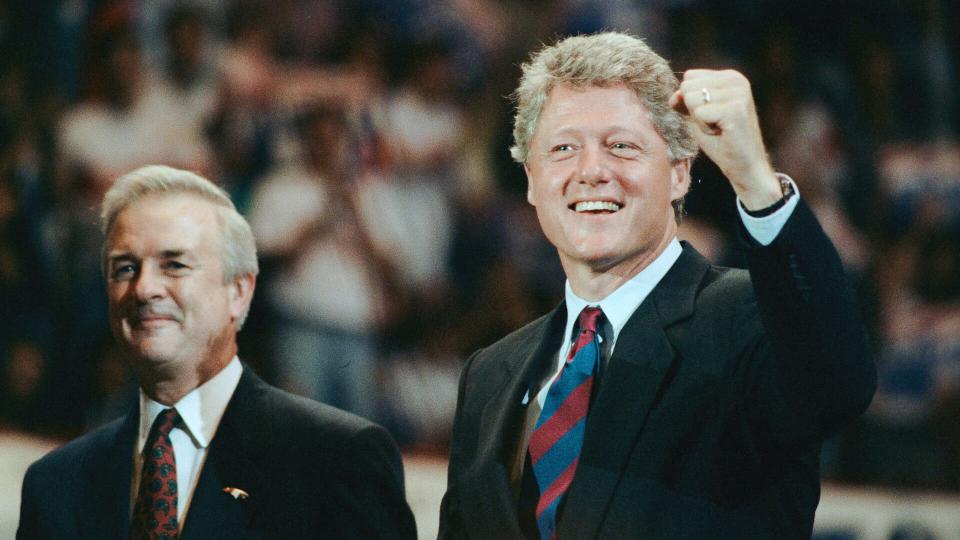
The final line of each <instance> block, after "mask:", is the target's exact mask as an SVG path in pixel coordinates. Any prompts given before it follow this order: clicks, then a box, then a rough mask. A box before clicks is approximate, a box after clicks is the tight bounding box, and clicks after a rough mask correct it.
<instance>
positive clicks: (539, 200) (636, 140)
mask: <svg viewBox="0 0 960 540" xmlns="http://www.w3.org/2000/svg"><path fill="white" fill-rule="evenodd" d="M689 167H690V165H689V161H681V162H678V163H672V162H671V160H670V157H669V155H668V152H667V143H666V141H664V140H663V137H661V136H660V134H659V133H657V131H656V129H654V127H653V124H652V123H651V122H650V119H649V117H648V113H647V109H646V108H645V107H644V106H643V104H642V103H641V101H640V99H639V98H638V97H637V96H636V94H634V93H633V91H631V90H629V89H627V88H626V87H623V86H614V87H607V88H601V87H588V88H586V89H575V88H572V87H568V86H558V87H556V88H554V89H553V90H552V91H551V92H550V94H549V96H548V98H547V101H546V103H544V106H543V111H542V112H541V114H540V118H539V120H538V122H537V126H536V129H535V130H534V133H533V137H532V138H531V141H530V157H529V159H528V160H527V163H526V166H525V169H526V172H527V178H528V180H529V189H528V191H527V200H529V201H530V204H532V205H534V206H535V207H536V208H537V217H538V218H539V219H540V226H541V227H543V232H544V233H545V234H546V236H547V239H549V240H550V242H551V243H552V244H553V245H554V246H556V248H557V251H558V252H559V254H560V261H561V263H562V264H563V267H564V270H565V271H566V273H567V276H568V277H572V276H571V275H572V274H577V273H579V272H581V271H587V272H604V271H609V270H611V269H614V268H616V267H621V268H623V271H624V272H626V273H635V272H636V271H639V270H640V269H641V268H643V267H644V266H646V264H647V263H649V262H650V261H651V260H652V258H653V257H654V256H656V255H657V254H658V253H659V252H660V250H661V249H662V248H663V247H664V246H665V245H666V244H667V243H668V242H669V241H670V239H671V238H673V236H674V235H675V233H676V221H675V219H674V213H673V207H672V206H671V201H673V200H674V199H678V198H680V197H682V196H683V195H684V194H685V193H686V191H687V186H688V185H689Z"/></svg>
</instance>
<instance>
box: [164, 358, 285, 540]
mask: <svg viewBox="0 0 960 540" xmlns="http://www.w3.org/2000/svg"><path fill="white" fill-rule="evenodd" d="M261 385H264V383H263V382H262V381H260V379H259V378H257V377H256V375H254V374H253V373H252V372H251V371H250V370H249V369H248V368H246V367H244V370H243V375H242V376H241V377H240V382H239V384H238V385H237V389H236V391H235V392H234V393H233V397H231V398H230V402H229V404H227V409H226V411H224V414H223V418H222V419H221V420H220V425H219V426H218V427H217V433H216V435H215V436H214V438H213V441H211V443H210V449H209V451H208V453H207V459H206V461H205V462H204V464H203V469H202V471H201V472H200V478H199V479H198V480H197V487H196V489H195V490H194V493H193V497H192V498H191V502H190V508H189V509H188V511H187V516H186V520H185V521H184V527H183V531H182V533H183V534H182V535H181V537H182V538H184V539H191V538H214V537H216V538H240V537H242V536H244V534H245V532H246V531H247V530H248V529H249V528H250V526H251V525H252V524H253V523H254V522H255V520H256V516H257V513H258V510H259V508H260V507H261V506H262V504H263V501H262V500H261V499H259V498H258V496H261V497H262V496H263V495H264V494H265V493H266V490H265V489H264V488H263V486H264V479H263V477H262V475H261V474H260V472H259V469H258V467H257V466H256V464H255V458H256V457H257V456H259V455H261V454H262V453H263V451H264V446H263V444H262V441H258V440H257V438H256V436H255V433H257V429H256V428H254V427H251V426H252V425H255V424H256V423H258V422H259V419H258V418H257V416H256V412H255V411H257V410H258V409H259V410H260V411H263V410H264V409H263V408H262V407H260V406H259V404H258V402H259V400H260V395H259V394H260V393H259V391H258V387H259V386H261ZM225 488H238V489H240V490H243V491H244V492H246V494H248V497H245V498H235V497H234V496H232V495H231V494H229V493H227V492H225V491H224V489H225Z"/></svg>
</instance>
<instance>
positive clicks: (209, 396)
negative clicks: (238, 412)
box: [137, 356, 243, 453]
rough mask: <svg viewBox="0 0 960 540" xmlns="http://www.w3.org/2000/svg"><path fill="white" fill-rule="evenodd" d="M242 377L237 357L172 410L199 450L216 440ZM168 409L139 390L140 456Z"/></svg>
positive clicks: (241, 367) (138, 448) (138, 442)
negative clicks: (156, 422)
mask: <svg viewBox="0 0 960 540" xmlns="http://www.w3.org/2000/svg"><path fill="white" fill-rule="evenodd" d="M242 374H243V366H242V365H241V364H240V359H239V358H237V357H236V356H234V357H233V360H231V361H230V363H229V364H227V367H225V368H223V369H222V370H220V373H217V374H216V375H214V376H213V378H211V379H210V380H209V381H207V382H205V383H203V384H201V385H200V386H198V387H196V388H194V389H193V390H191V391H190V392H189V393H188V394H187V395H185V396H183V397H182V398H180V401H178V402H176V403H175V404H174V405H173V408H175V409H176V410H177V413H179V414H180V418H181V419H183V423H182V424H181V425H180V426H178V427H180V428H181V429H183V430H184V431H185V432H186V433H187V434H188V435H190V439H191V440H192V441H193V444H194V445H196V447H197V448H206V447H207V446H209V445H210V441H211V440H213V436H214V434H216V432H217V426H218V425H220V419H221V418H223V413H224V411H226V409H227V403H229V402H230V398H231V397H232V396H233V391H234V390H236V389H237V384H238V383H239V382H240V375H242ZM167 408H168V406H167V405H164V404H162V403H158V402H156V401H154V400H152V399H150V398H149V397H147V395H146V394H144V393H143V390H140V437H139V439H138V441H137V452H138V453H139V452H142V451H143V447H144V445H145V444H147V437H149V435H150V428H151V427H152V426H153V421H154V420H156V418H157V416H158V415H159V414H160V413H161V412H162V411H163V410H164V409H167Z"/></svg>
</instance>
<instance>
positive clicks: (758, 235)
mask: <svg viewBox="0 0 960 540" xmlns="http://www.w3.org/2000/svg"><path fill="white" fill-rule="evenodd" d="M776 174H777V177H778V178H784V179H786V180H787V181H788V182H790V185H792V186H793V191H794V195H793V196H792V197H790V198H788V199H787V202H786V204H784V205H783V206H782V207H780V208H778V209H777V210H776V211H775V212H773V213H772V214H770V215H767V216H763V217H753V216H751V215H750V214H748V213H747V211H746V209H745V208H744V207H743V203H742V202H740V198H739V197H738V198H737V211H738V212H740V220H741V221H743V227H744V228H745V229H746V230H747V232H748V233H750V236H752V237H753V239H754V240H756V241H757V242H758V243H759V244H760V245H763V246H769V245H770V243H771V242H773V240H774V239H775V238H776V237H777V235H778V234H780V231H781V230H782V229H783V226H784V225H785V224H786V223H787V220H788V219H790V216H791V215H793V210H794V209H795V208H796V207H797V203H798V202H799V201H800V192H799V191H798V190H797V184H796V182H794V181H793V178H790V177H789V176H787V175H785V174H783V173H776Z"/></svg>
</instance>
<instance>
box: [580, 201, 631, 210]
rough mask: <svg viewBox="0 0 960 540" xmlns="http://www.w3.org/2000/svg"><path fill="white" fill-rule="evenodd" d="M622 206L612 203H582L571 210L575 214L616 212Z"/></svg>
mask: <svg viewBox="0 0 960 540" xmlns="http://www.w3.org/2000/svg"><path fill="white" fill-rule="evenodd" d="M622 206H623V205H621V204H617V203H615V202H611V201H580V202H578V203H574V204H572V205H571V206H570V208H571V209H572V210H573V211H575V212H616V211H617V210H620V208H621V207H622Z"/></svg>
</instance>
